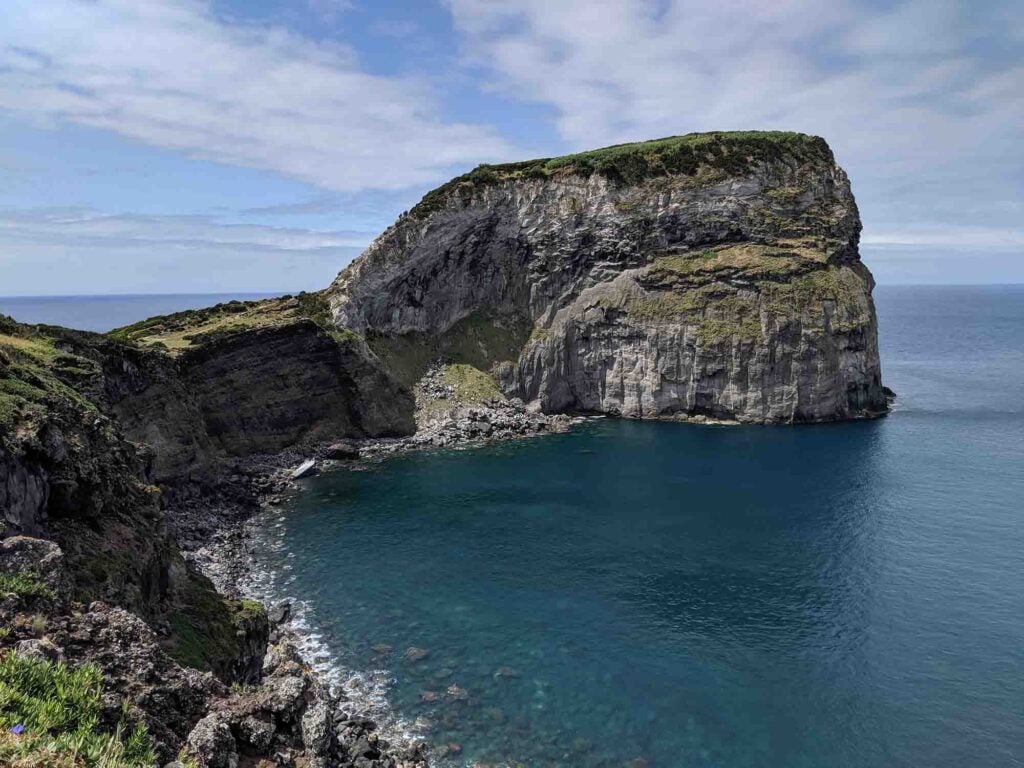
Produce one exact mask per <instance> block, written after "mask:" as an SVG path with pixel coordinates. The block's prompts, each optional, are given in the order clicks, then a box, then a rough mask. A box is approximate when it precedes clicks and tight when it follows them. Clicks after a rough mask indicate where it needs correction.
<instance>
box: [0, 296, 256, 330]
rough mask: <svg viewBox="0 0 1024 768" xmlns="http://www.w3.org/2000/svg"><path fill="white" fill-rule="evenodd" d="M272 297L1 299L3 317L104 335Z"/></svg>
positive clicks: (27, 297) (34, 297)
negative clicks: (149, 320) (205, 309)
mask: <svg viewBox="0 0 1024 768" xmlns="http://www.w3.org/2000/svg"><path fill="white" fill-rule="evenodd" d="M274 295H276V294H271V293H175V294H158V295H153V294H139V295H117V296H0V315H9V316H10V317H13V318H14V319H15V320H18V321H20V322H23V323H45V324H47V325H63V326H65V327H66V328H77V329H79V330H82V331H96V332H98V333H105V332H107V331H112V330H113V329H114V328H120V327H122V326H125V325H131V324H132V323H136V322H138V321H139V320H145V319H146V318H147V317H153V316H155V315H169V314H171V313H172V312H182V311H184V310H186V309H201V308H203V307H212V306H213V305H214V304H220V303H221V302H224V301H231V300H233V299H236V300H238V301H252V300H254V299H265V298H268V297H270V296H274Z"/></svg>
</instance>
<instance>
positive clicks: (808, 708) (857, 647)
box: [0, 286, 1024, 768]
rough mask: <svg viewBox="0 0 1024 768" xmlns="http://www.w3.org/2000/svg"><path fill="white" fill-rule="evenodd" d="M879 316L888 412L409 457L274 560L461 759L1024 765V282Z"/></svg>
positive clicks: (623, 432) (332, 504)
mask: <svg viewBox="0 0 1024 768" xmlns="http://www.w3.org/2000/svg"><path fill="white" fill-rule="evenodd" d="M876 301H877V305H878V310H879V321H880V343H881V350H882V364H883V380H884V383H885V384H886V385H887V386H889V387H891V388H892V389H894V390H895V391H896V393H897V395H898V399H897V400H896V404H895V410H894V411H893V413H892V414H891V415H890V416H889V417H887V418H884V419H880V420H877V421H864V422H853V423H842V424H827V425H812V426H799V427H720V426H699V425H685V424H671V423H651V422H634V421H619V420H612V419H604V420H599V421H592V422H589V423H587V424H585V425H583V426H581V427H577V428H574V429H573V430H572V431H571V432H569V433H567V434H562V435H555V436H549V437H543V438H537V439H532V440H524V441H518V442H513V443H505V444H496V445H492V446H487V447H480V448H473V449H464V450H439V451H431V452H423V453H416V454H409V455H405V456H401V457H397V458H392V459H388V460H385V461H381V462H379V463H375V464H372V465H370V466H369V467H368V468H366V469H364V470H362V471H340V472H335V473H332V474H328V475H324V476H321V477H318V478H314V479H312V480H310V481H307V484H306V489H305V492H304V493H302V494H300V495H299V496H298V497H297V498H296V500H295V501H294V502H293V503H292V504H291V505H290V506H289V507H288V508H286V509H283V510H281V511H280V512H277V513H274V514H271V515H270V516H268V517H267V518H266V519H265V520H262V521H261V525H260V529H259V533H258V536H259V537H260V540H261V542H262V544H263V546H262V547H261V550H260V554H259V556H258V557H257V561H256V563H254V570H255V571H256V572H257V573H258V574H262V575H263V579H262V583H263V585H264V588H265V589H266V590H267V593H268V594H271V595H273V596H275V597H284V596H290V597H292V598H294V599H298V600H302V601H304V606H305V609H304V611H303V616H302V618H303V621H305V622H306V624H307V627H308V630H309V632H310V633H311V636H312V637H313V640H315V645H316V647H317V648H318V649H319V651H320V653H321V656H320V658H319V659H318V662H319V663H320V664H322V665H323V664H334V665H336V671H337V673H338V676H339V679H344V680H347V686H348V688H349V689H350V690H353V689H356V688H359V687H360V686H361V687H362V688H363V689H364V690H365V691H366V692H369V693H373V694H375V695H377V696H378V697H379V698H380V706H382V707H387V709H388V711H389V712H390V713H391V715H392V717H393V718H394V719H395V722H397V723H400V724H401V725H402V727H404V728H405V729H407V730H409V731H411V732H413V733H416V734H419V735H421V736H423V737H424V738H427V739H429V740H430V741H431V742H432V743H433V744H435V745H437V746H438V747H439V750H438V752H439V753H442V754H443V753H444V752H446V751H448V752H449V755H448V757H442V759H441V760H440V761H439V762H440V764H442V765H473V764H474V763H481V764H487V765H494V766H497V765H503V764H508V765H516V764H520V763H521V764H523V765H526V766H531V767H532V766H548V765H562V766H609V767H610V766H616V767H620V768H621V766H635V767H636V768H641V767H642V766H649V767H650V768H676V767H677V766H678V767H689V766H701V767H704V766H706V767H708V768H711V767H712V766H715V767H718V768H741V767H742V768H748V767H749V768H754V767H755V766H757V767H758V768H768V767H778V768H822V767H824V766H828V767H829V768H837V767H846V766H848V767H850V768H854V767H856V768H883V767H884V768H893V767H898V766H908V767H909V766H928V768H946V767H947V766H948V767H949V768H953V767H954V766H955V767H957V768H959V767H960V766H972V767H974V768H987V767H991V768H997V767H999V768H1002V767H1004V766H1018V765H1024V286H1013V287H899V288H897V287H884V286H883V287H879V288H878V289H877V291H876ZM0 311H2V312H11V311H12V310H11V307H10V304H9V303H6V304H5V303H4V302H2V301H0ZM79 311H80V316H81V317H83V318H84V317H85V316H86V315H88V314H89V313H91V312H97V313H101V312H106V313H107V314H106V315H105V317H109V316H110V312H109V310H104V309H96V308H95V307H94V308H93V309H90V310H88V312H86V311H85V310H84V309H83V308H80V310H79ZM13 314H15V315H16V316H17V314H18V313H17V311H16V310H15V311H13ZM119 317H120V315H119ZM140 317H141V315H140ZM19 319H24V318H19ZM50 319H56V318H50ZM86 319H88V318H86ZM135 319H139V318H135ZM103 322H104V323H106V322H108V320H107V319H104V320H103ZM95 323H96V324H97V325H98V324H99V323H100V321H99V320H98V319H96V320H95ZM118 323H121V320H118ZM79 324H82V323H79ZM410 648H415V649H421V650H422V651H423V652H425V655H424V654H420V653H412V654H409V655H408V656H409V657H408V658H407V655H406V651H407V649H410ZM421 655H422V656H423V657H422V658H417V657H419V656H421ZM345 670H362V671H363V672H364V674H361V675H360V674H355V673H349V672H346V671H345ZM448 745H453V746H452V747H451V748H450V749H449V746H448Z"/></svg>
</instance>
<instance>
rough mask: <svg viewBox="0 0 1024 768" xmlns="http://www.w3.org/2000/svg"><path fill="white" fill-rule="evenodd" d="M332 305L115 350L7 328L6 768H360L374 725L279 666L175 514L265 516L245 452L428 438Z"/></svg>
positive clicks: (0, 471) (307, 301)
mask: <svg viewBox="0 0 1024 768" xmlns="http://www.w3.org/2000/svg"><path fill="white" fill-rule="evenodd" d="M318 308H319V309H322V308H323V307H322V303H320V300H319V299H318V298H317V297H315V296H313V297H306V296H303V297H286V298H283V299H278V300H274V301H271V302H259V303H253V304H231V305H222V306H220V307H214V308H211V309H209V310H202V311H200V312H196V313H182V314H179V315H174V316H169V317H161V318H154V319H152V320H149V321H146V322H145V323H141V324H139V325H138V326H133V327H132V328H130V329H123V330H121V331H119V332H118V333H115V334H112V335H111V336H104V335H99V334H92V333H84V332H78V331H72V330H68V329H63V328H56V327H50V326H30V325H23V324H19V323H16V322H14V321H12V320H10V319H9V318H5V317H3V316H0V509H2V512H3V520H2V527H0V534H2V538H0V692H2V694H3V695H2V696H0V698H2V699H3V702H0V763H3V764H5V765H7V764H12V765H36V764H42V763H41V762H38V763H37V762H32V761H33V760H42V759H43V758H42V757H41V755H43V754H46V755H49V756H50V757H49V758H47V762H46V764H47V765H50V764H54V765H57V764H60V765H85V766H92V765H99V764H102V765H109V766H112V768H121V767H124V766H136V765H152V764H154V762H155V761H156V759H157V757H159V758H160V759H161V760H162V761H163V762H166V761H168V760H171V759H173V758H174V757H175V756H176V755H177V754H178V752H179V750H180V749H182V748H184V750H185V751H184V753H183V754H185V755H186V757H188V758H189V761H191V762H190V764H192V765H211V766H212V765H221V764H223V765H230V764H236V763H237V761H238V757H239V755H238V752H239V751H240V752H241V753H242V754H244V755H247V756H248V757H250V758H253V759H258V758H260V757H268V756H277V758H278V760H279V762H280V764H283V765H320V764H325V761H327V762H329V763H330V764H334V765H349V764H351V761H352V760H354V759H355V758H356V757H358V756H359V754H356V753H354V752H352V750H351V749H349V748H348V747H345V746H344V744H343V741H347V742H350V743H351V744H358V742H359V740H360V739H362V738H364V737H365V736H366V733H367V728H368V727H369V726H367V725H365V724H360V723H359V722H351V723H350V722H348V721H347V720H344V719H342V720H339V722H338V723H337V724H335V723H334V722H333V721H332V720H331V718H333V716H334V715H333V711H334V706H335V705H334V702H333V700H332V698H331V696H330V694H329V692H328V691H326V690H325V689H324V688H323V687H322V686H321V685H320V684H319V682H317V681H316V679H315V676H314V675H313V674H312V673H311V672H310V670H309V668H308V667H306V666H305V665H304V664H303V663H302V662H301V660H300V659H298V658H297V657H296V656H295V654H294V651H292V650H290V649H289V648H288V647H287V646H284V645H276V646H272V647H271V648H270V653H269V654H267V651H268V641H269V640H270V639H272V635H271V632H270V626H269V623H268V619H267V616H266V613H265V612H264V610H263V607H262V606H260V605H259V604H257V603H251V602H249V601H245V600H239V599H236V598H232V597H228V596H225V595H222V594H219V593H218V592H217V591H216V589H215V588H214V586H213V584H212V583H211V582H210V580H209V579H208V578H206V577H205V576H204V575H202V574H200V573H199V572H198V571H197V570H196V569H195V568H194V567H193V566H192V565H191V564H190V563H189V562H187V561H186V559H185V558H184V557H183V555H182V553H181V552H180V551H179V548H178V546H179V545H178V542H177V540H176V537H175V535H174V531H173V530H172V529H173V526H174V524H175V521H174V520H173V519H172V518H173V515H171V514H170V509H169V504H173V503H175V502H177V503H180V504H190V503H191V504H193V505H194V506H197V507H199V508H201V509H203V510H204V513H205V514H206V515H207V516H209V515H210V514H211V511H212V512H213V514H214V516H215V515H216V511H217V510H219V509H222V508H223V507H224V505H223V502H222V498H228V499H229V500H230V501H232V502H233V503H234V502H238V503H240V504H252V503H254V499H255V497H254V495H253V494H252V493H251V491H250V489H249V487H248V486H247V485H246V483H245V482H244V478H241V477H240V476H238V475H237V474H236V473H237V472H238V471H239V467H238V464H237V460H238V458H239V457H244V456H249V455H250V454H254V453H261V452H272V451H278V450H281V449H282V448H286V447H294V446H304V445H313V444H316V443H317V442H319V441H321V440H326V439H333V438H337V437H367V436H375V435H391V434H407V433H410V432H411V431H412V430H413V429H414V421H413V415H412V414H413V399H412V397H411V395H410V394H409V393H408V392H406V391H405V390H404V389H403V388H402V387H401V386H400V385H398V384H397V383H396V382H395V381H394V380H393V379H392V378H391V377H390V376H389V375H388V374H387V373H386V372H385V371H384V370H383V368H382V367H381V366H380V364H379V362H378V361H376V359H375V358H374V357H373V355H372V353H370V352H369V350H368V349H367V348H366V347H365V344H363V343H362V342H361V341H360V340H359V339H358V338H356V337H355V336H353V335H352V334H345V333H339V332H336V331H333V330H331V329H329V328H325V327H324V326H323V325H321V324H320V323H319V322H318V318H317V315H316V311H315V310H317V309H318ZM135 337H138V338H140V339H141V338H145V339H147V341H146V342H144V343H140V342H139V341H138V340H137V339H136V338H135ZM186 337H187V338H186ZM167 342H170V343H167ZM233 475H234V476H235V477H239V478H240V479H239V480H235V481H232V480H231V479H230V478H231V476H233ZM126 609H127V610H126ZM64 663H67V664H69V665H70V667H64V666H62V665H63V664H64ZM69 670H73V671H69ZM196 670H202V671H203V672H205V674H201V673H200V672H198V671H196ZM68 676H71V678H72V679H65V678H68ZM33 680H35V681H37V682H36V683H32V684H31V685H29V682H26V681H33ZM228 684H231V685H234V686H235V688H228ZM26 686H28V687H26ZM239 686H241V687H239ZM80 687H81V688H82V690H79V688H80ZM62 691H69V693H68V694H67V696H66V697H65V694H63V693H61V692H62ZM67 697H71V698H67ZM83 701H84V702H88V703H89V704H88V707H86V708H83V707H82V706H80V705H79V702H83ZM8 720H10V722H8ZM19 724H21V725H24V727H25V729H26V735H24V736H23V737H18V736H17V734H12V733H11V732H10V731H9V729H10V728H11V727H13V726H15V725H19ZM335 729H337V732H338V733H343V734H344V735H345V736H344V740H343V741H339V740H338V739H337V738H336V737H335ZM373 751H374V753H375V754H377V753H376V751H375V750H373ZM75 754H77V755H80V757H78V758H76V757H74V756H73V755H75ZM98 754H101V755H102V757H103V759H102V760H100V759H99V758H96V755H98ZM420 763H421V761H420V760H419V758H417V757H416V756H415V755H413V756H412V758H411V761H410V762H409V763H408V764H409V765H419V764H420ZM390 764H391V765H393V763H390ZM382 765H383V763H382Z"/></svg>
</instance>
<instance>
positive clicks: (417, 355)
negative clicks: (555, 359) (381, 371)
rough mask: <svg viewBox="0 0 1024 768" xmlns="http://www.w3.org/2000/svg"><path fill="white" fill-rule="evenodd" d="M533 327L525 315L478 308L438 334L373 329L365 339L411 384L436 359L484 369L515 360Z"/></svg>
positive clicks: (403, 380)
mask: <svg viewBox="0 0 1024 768" xmlns="http://www.w3.org/2000/svg"><path fill="white" fill-rule="evenodd" d="M532 328H533V325H532V323H530V322H529V321H528V320H526V319H523V318H495V317H492V316H490V315H488V314H485V313H482V312H477V313H474V314H472V315H470V316H468V317H466V318H463V319H462V320H460V321H459V322H457V323H455V325H453V326H452V327H451V328H449V329H448V330H447V331H445V332H444V333H442V334H440V335H437V336H434V335H429V334H421V333H409V334H405V335H403V336H392V335H387V334H378V333H374V334H371V335H368V336H367V339H366V342H367V344H369V346H370V349H372V350H373V352H374V353H375V354H376V355H377V356H378V357H380V358H381V360H382V361H383V362H384V364H385V365H386V366H387V367H388V370H390V371H391V373H392V374H393V375H394V376H395V377H396V378H397V379H398V380H399V381H400V382H402V383H403V384H405V385H406V386H412V385H413V384H415V383H416V382H417V381H419V379H420V377H421V376H423V374H424V372H425V371H426V370H427V368H429V367H430V365H431V364H432V363H434V362H435V361H437V360H445V361H448V362H452V363H466V364H467V365H471V366H473V367H474V368H478V369H479V370H481V371H490V370H491V369H492V368H494V366H495V365H496V364H498V363H500V362H503V361H506V360H516V359H518V357H519V353H520V352H521V351H522V349H523V347H524V346H525V345H526V341H527V339H529V337H530V332H531V330H532Z"/></svg>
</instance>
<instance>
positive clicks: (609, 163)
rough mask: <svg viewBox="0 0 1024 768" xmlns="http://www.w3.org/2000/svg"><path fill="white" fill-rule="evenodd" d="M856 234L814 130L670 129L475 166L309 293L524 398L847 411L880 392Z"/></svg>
mask: <svg viewBox="0 0 1024 768" xmlns="http://www.w3.org/2000/svg"><path fill="white" fill-rule="evenodd" d="M859 234H860V221H859V218H858V213H857V207H856V204H855V202H854V199H853V195H852V193H851V191H850V184H849V181H848V179H847V177H846V174H845V173H844V172H843V170H842V169H841V168H840V167H839V166H838V165H836V163H835V160H834V158H833V156H832V153H831V151H830V150H829V149H828V146H827V145H826V144H825V142H824V141H823V140H822V139H819V138H815V137H809V136H802V135H797V134H774V133H750V134H705V135H692V136H686V137H678V138H675V139H668V140H662V141H658V142H648V143H644V144H637V145H625V146H621V147H613V148H609V149H607V150H599V151H596V152H593V153H584V154H583V155H577V156H570V157H567V158H556V159H553V160H541V161H532V162H528V163H519V164H513V165H507V166H493V167H487V166H482V167H481V168H479V169H477V170H476V171H474V172H472V173H470V174H467V175H466V176H464V177H460V178H458V179H455V180H453V181H452V182H450V183H449V184H447V185H445V186H444V187H442V188H440V189H438V190H436V191H435V192H433V193H431V194H429V195H428V196H427V197H426V198H424V201H423V202H422V203H420V205H419V206H417V207H416V208H414V209H413V210H412V211H411V212H410V213H409V214H408V215H406V216H403V217H402V218H401V219H399V221H398V222H396V223H395V224H394V225H393V226H392V227H391V228H389V229H388V230H387V231H386V232H385V233H384V234H382V235H381V236H380V237H379V238H378V239H377V240H376V241H375V242H374V243H373V244H372V245H371V246H370V248H369V249H368V250H367V251H366V252H365V253H364V254H363V255H362V256H361V257H360V258H359V259H357V260H356V261H355V262H353V264H352V265H351V266H350V267H349V268H348V269H346V270H345V271H343V272H342V273H341V274H340V275H339V276H338V278H337V279H336V280H335V282H334V283H333V285H332V286H331V287H330V289H329V291H328V297H329V299H330V304H331V310H332V316H333V319H334V322H335V323H336V324H337V325H338V326H339V327H344V328H348V329H351V330H353V331H355V332H356V333H360V334H363V335H365V336H366V338H367V340H368V341H369V343H370V346H371V347H373V348H374V349H375V351H377V353H378V354H379V355H380V356H381V357H382V358H383V359H384V360H385V361H387V362H388V363H390V364H391V366H392V368H393V369H394V370H395V371H396V374H397V375H399V377H400V378H404V379H405V380H407V381H411V380H415V379H416V378H417V376H418V375H419V374H421V373H422V370H423V368H424V367H425V364H426V362H428V361H426V360H425V359H424V358H425V357H428V356H429V355H431V354H436V355H439V356H442V357H447V358H449V359H451V361H452V362H467V363H469V364H472V365H475V366H476V367H478V368H482V369H484V370H488V369H489V370H490V371H491V372H492V373H493V374H494V375H495V378H496V379H497V381H498V383H499V384H500V386H501V387H502V389H503V390H504V391H505V393H506V394H508V395H510V396H513V395H514V396H518V397H520V398H522V399H523V400H525V401H527V402H529V403H532V404H534V405H535V406H536V407H539V408H540V409H542V410H543V411H545V412H562V411H575V410H580V411H592V412H600V413H609V414H616V415H622V416H630V417H667V416H708V417H715V418H722V419H731V420H737V421H742V422H796V421H820V420H832V419H844V418H854V417H859V416H866V415H875V414H878V413H882V412H884V411H885V409H886V400H885V396H884V392H883V388H882V385H881V376H880V367H879V360H878V347H877V329H876V319H875V310H874V305H873V303H872V299H871V290H872V287H873V280H872V277H871V274H870V273H869V272H868V270H867V268H866V267H865V266H864V265H863V264H862V263H861V262H860V259H859V256H858V251H857V244H858V239H859ZM425 350H426V351H427V352H425ZM427 353H429V354H427Z"/></svg>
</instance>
